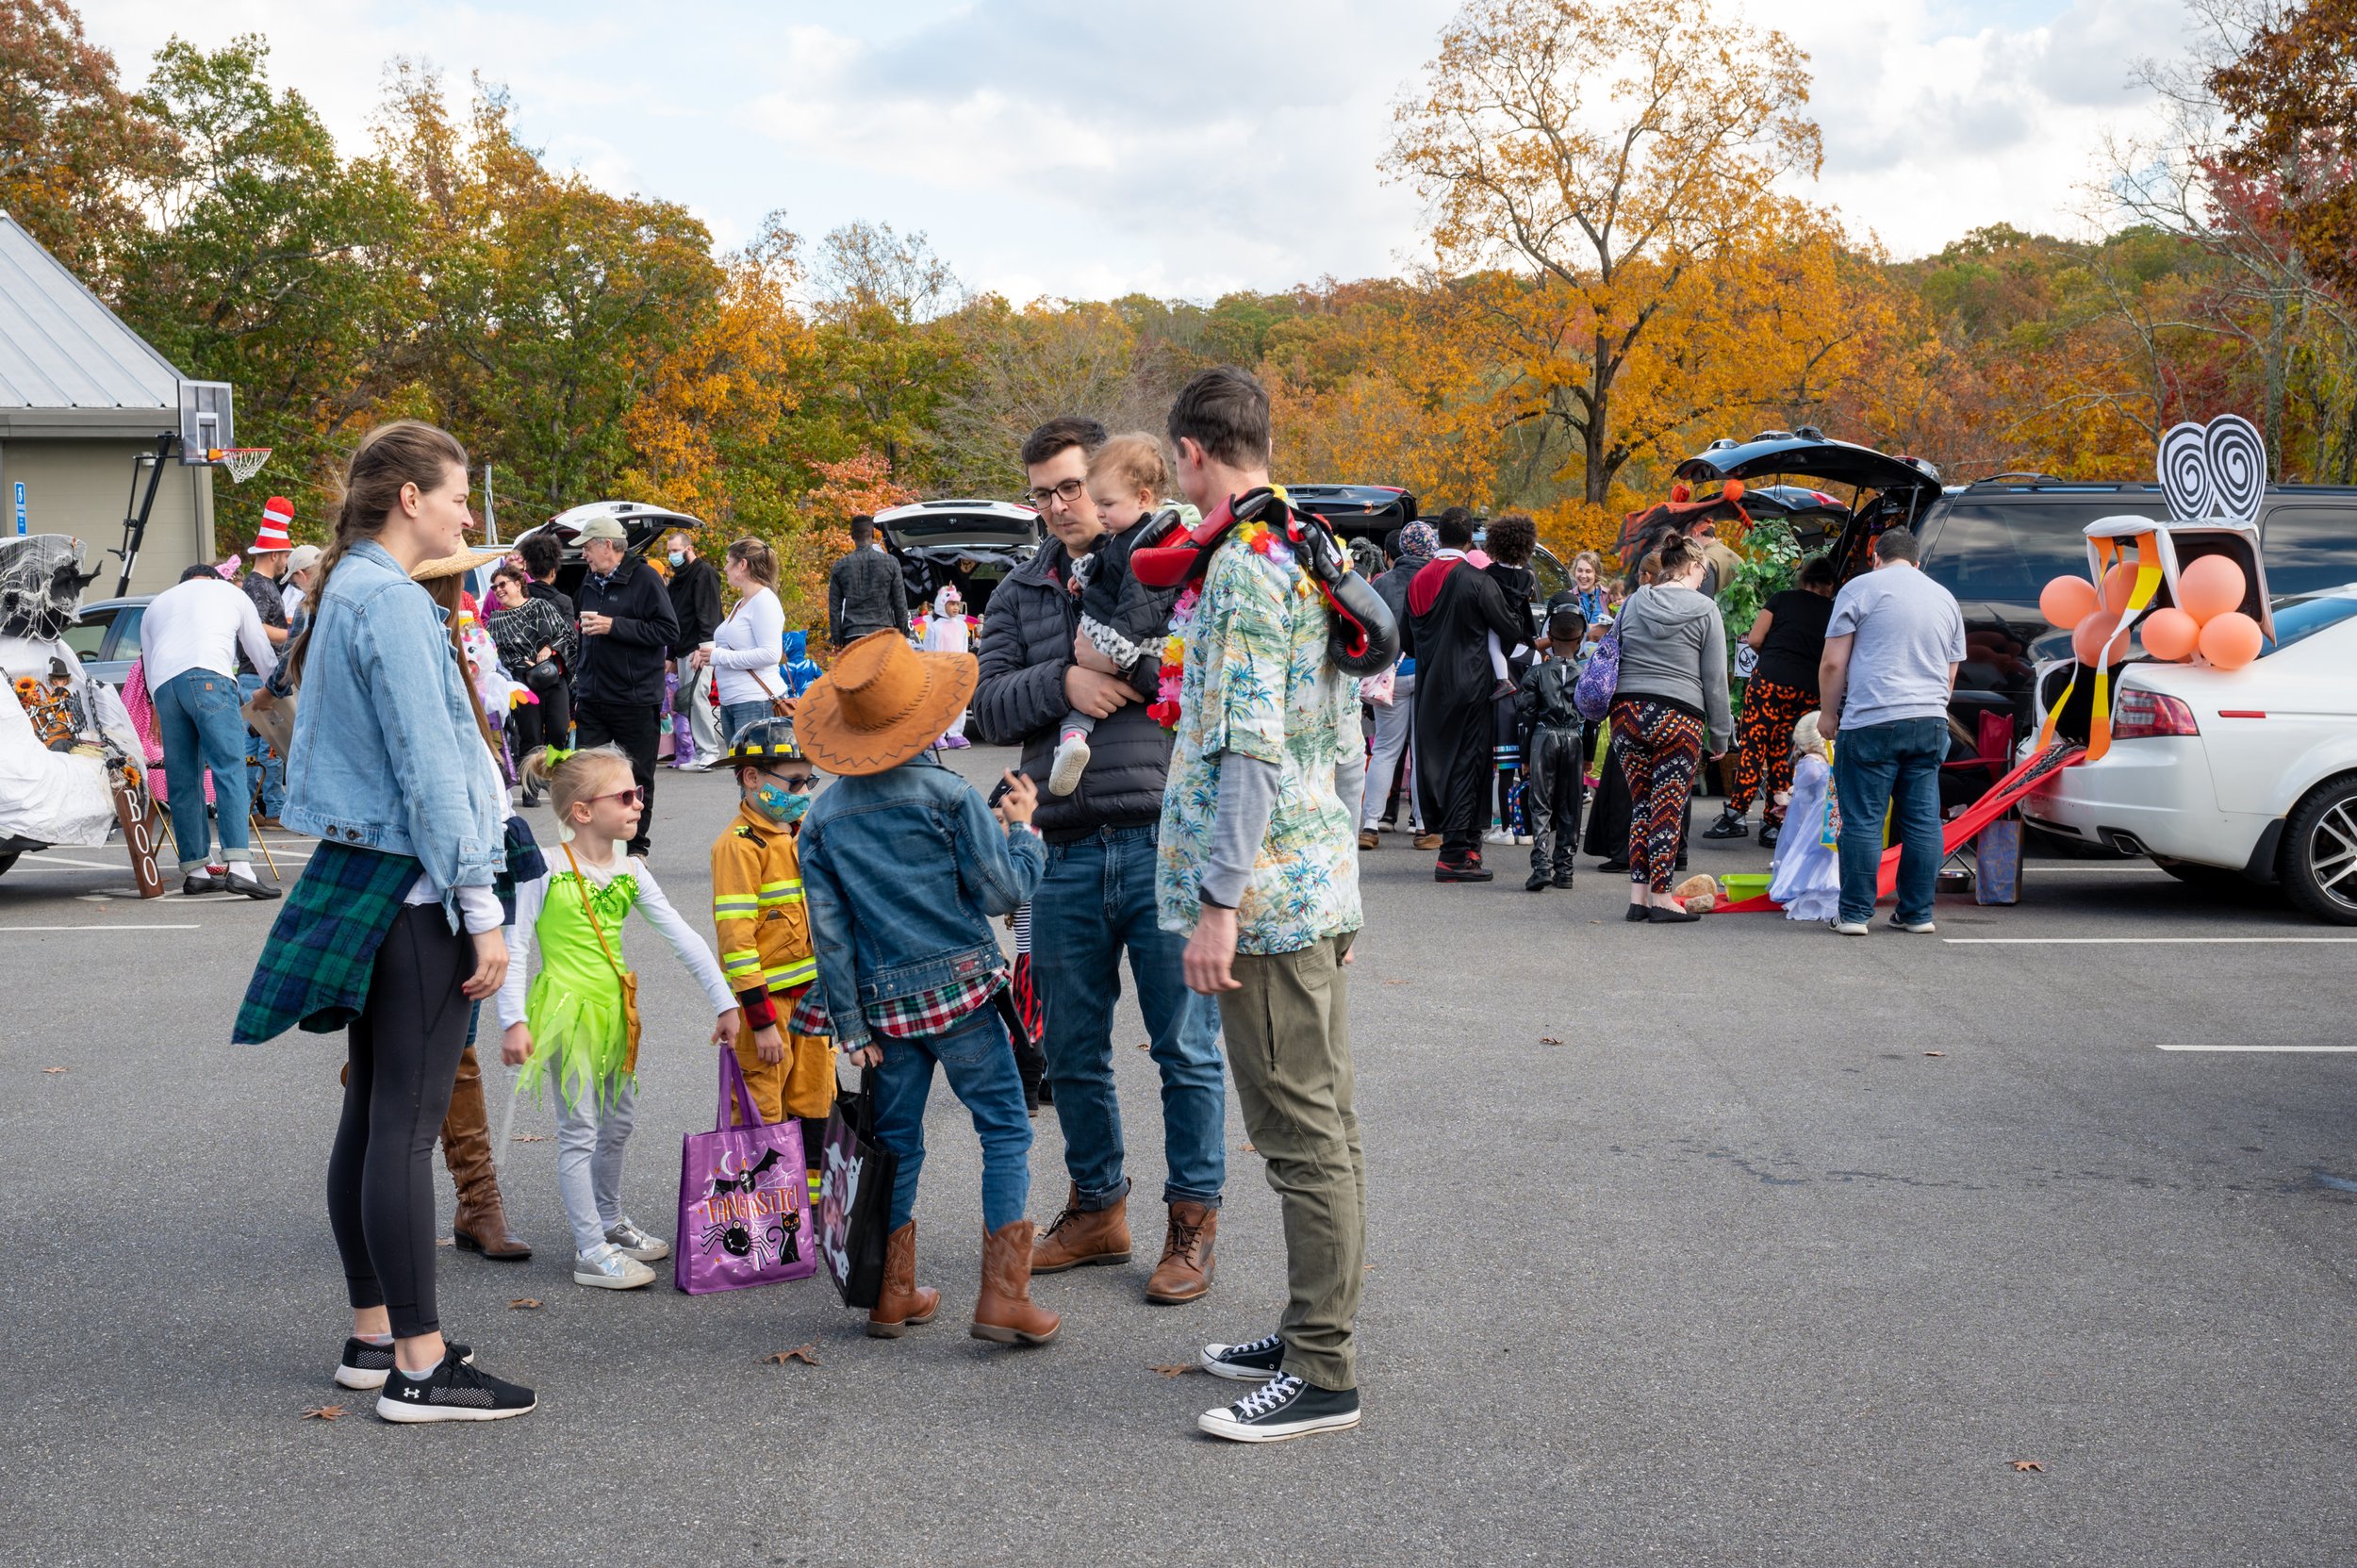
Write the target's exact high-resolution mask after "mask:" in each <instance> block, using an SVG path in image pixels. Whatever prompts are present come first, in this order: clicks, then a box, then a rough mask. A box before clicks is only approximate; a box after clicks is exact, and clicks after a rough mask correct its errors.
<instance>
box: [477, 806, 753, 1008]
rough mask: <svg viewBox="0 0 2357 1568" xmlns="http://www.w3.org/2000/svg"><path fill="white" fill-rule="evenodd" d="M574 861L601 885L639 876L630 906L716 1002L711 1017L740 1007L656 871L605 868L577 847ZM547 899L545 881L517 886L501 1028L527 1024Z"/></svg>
mask: <svg viewBox="0 0 2357 1568" xmlns="http://www.w3.org/2000/svg"><path fill="white" fill-rule="evenodd" d="M564 857H565V852H564V850H558V851H557V852H556V855H555V857H554V858H555V859H556V860H557V861H559V862H560V863H561V862H562V861H563V860H564ZM573 857H574V859H575V860H576V861H577V862H578V863H579V864H580V866H581V874H582V875H583V876H585V877H587V878H588V879H589V880H590V881H591V882H593V883H597V884H598V885H599V886H600V887H603V886H604V885H605V884H606V883H609V882H612V881H613V880H614V879H615V878H616V877H618V876H620V875H621V874H622V873H623V872H625V871H628V872H629V873H630V874H631V875H632V876H634V877H635V878H637V879H638V901H637V902H636V903H635V904H633V905H632V906H631V907H632V909H633V910H634V911H635V913H637V914H639V915H643V916H646V918H647V923H648V924H649V925H651V926H652V927H654V929H655V930H656V931H657V932H659V933H662V936H663V940H664V941H666V942H668V943H669V944H670V946H671V951H673V952H674V953H677V954H678V955H679V961H680V962H681V963H682V964H683V965H685V966H686V967H687V972H688V973H689V974H691V975H693V976H695V977H696V983H697V984H699V985H701V986H702V987H703V989H704V999H706V1000H707V1001H709V1002H711V1003H712V1015H713V1016H714V1017H716V1018H717V1017H718V1016H719V1015H721V1014H723V1013H726V1012H727V1011H728V1010H729V1009H731V1008H733V1007H734V1006H735V1005H736V994H735V993H734V992H733V991H731V990H730V989H729V982H728V981H727V980H726V979H725V978H724V977H723V976H722V975H721V973H720V964H719V961H718V960H717V959H716V958H714V957H713V956H712V949H711V948H710V947H708V946H706V945H705V942H704V939H703V937H702V936H701V935H700V934H698V933H697V931H696V928H695V927H693V926H691V925H689V924H688V923H687V922H686V921H685V920H683V919H681V918H680V914H679V911H678V910H676V909H673V908H672V907H671V900H668V899H667V898H665V897H664V896H663V889H662V887H661V886H660V885H659V884H658V883H656V882H655V880H654V873H653V872H651V871H650V870H648V869H647V863H646V862H645V861H643V860H640V859H639V858H638V857H637V856H635V855H616V856H615V857H614V858H613V859H612V860H611V861H608V862H607V863H606V864H604V865H603V866H601V865H599V864H598V863H597V862H595V861H593V860H590V859H588V858H586V857H585V856H584V855H583V854H582V852H581V850H580V849H579V848H577V847H576V848H575V849H574V850H573ZM568 869H570V867H568ZM548 898H549V879H548V878H547V877H536V878H534V879H533V880H532V881H531V882H528V883H520V884H519V885H518V887H517V889H516V930H515V940H514V941H512V942H511V943H509V944H508V953H507V979H506V982H504V983H503V984H502V985H501V986H500V1008H499V1013H500V1027H501V1028H502V1029H506V1028H509V1027H510V1026H512V1025H515V1024H519V1023H522V1022H523V1021H524V1000H525V998H526V997H527V996H528V995H529V994H530V992H531V989H532V987H531V971H532V959H533V955H534V954H535V953H536V952H537V951H538V950H539V926H540V911H541V909H542V908H543V907H544V906H545V905H546V904H547V902H548ZM605 934H606V940H608V941H610V942H612V943H614V944H615V946H616V947H617V948H619V947H620V946H621V942H622V933H620V932H618V931H609V932H607V933H605ZM618 956H621V957H622V960H623V962H624V963H628V962H629V958H628V956H627V955H618Z"/></svg>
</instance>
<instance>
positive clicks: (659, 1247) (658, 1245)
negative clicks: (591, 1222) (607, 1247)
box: [605, 1214, 671, 1263]
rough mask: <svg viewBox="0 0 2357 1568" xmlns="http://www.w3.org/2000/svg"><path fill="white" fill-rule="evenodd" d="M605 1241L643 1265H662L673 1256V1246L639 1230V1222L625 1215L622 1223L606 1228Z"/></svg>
mask: <svg viewBox="0 0 2357 1568" xmlns="http://www.w3.org/2000/svg"><path fill="white" fill-rule="evenodd" d="M605 1239H606V1240H607V1241H609V1242H611V1243H613V1244H614V1245H615V1246H618V1247H619V1248H620V1249H621V1250H622V1252H623V1253H624V1255H626V1256H628V1257H632V1258H635V1259H637V1260H638V1261H639V1262H640V1263H661V1262H662V1261H663V1260H664V1259H666V1258H668V1257H669V1256H670V1255H671V1244H670V1243H669V1242H667V1241H665V1240H664V1239H663V1238H662V1237H661V1236H650V1235H649V1234H647V1232H645V1231H644V1230H640V1229H638V1222H637V1221H636V1220H635V1219H633V1218H631V1217H630V1216H629V1215H628V1214H624V1215H623V1216H622V1219H621V1223H620V1224H618V1225H609V1226H607V1227H606V1228H605Z"/></svg>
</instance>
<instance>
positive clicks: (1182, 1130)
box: [973, 417, 1228, 1303]
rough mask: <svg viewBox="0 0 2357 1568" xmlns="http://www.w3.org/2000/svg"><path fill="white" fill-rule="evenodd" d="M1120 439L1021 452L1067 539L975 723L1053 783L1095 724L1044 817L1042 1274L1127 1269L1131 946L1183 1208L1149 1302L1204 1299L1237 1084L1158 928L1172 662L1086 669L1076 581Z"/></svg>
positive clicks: (1037, 931)
mask: <svg viewBox="0 0 2357 1568" xmlns="http://www.w3.org/2000/svg"><path fill="white" fill-rule="evenodd" d="M1105 438H1106V437H1105V427H1104V426H1103V425H1101V424H1098V423H1097V422H1096V421H1095V420H1086V419H1076V418H1069V417H1067V418H1063V419H1056V420H1050V421H1048V422H1047V423H1046V424H1044V425H1042V426H1040V427H1039V429H1037V430H1035V431H1033V432H1032V433H1031V436H1030V439H1028V440H1027V441H1025V442H1024V443H1023V464H1024V468H1025V470H1027V472H1028V474H1029V477H1030V500H1031V503H1032V504H1033V505H1034V506H1037V507H1038V508H1039V511H1040V516H1041V518H1042V520H1045V521H1046V523H1047V531H1048V533H1049V534H1051V535H1052V536H1054V537H1053V538H1052V540H1051V541H1050V542H1049V543H1047V544H1046V545H1044V546H1042V547H1041V549H1040V550H1039V551H1038V552H1037V553H1034V554H1033V555H1032V556H1031V558H1030V560H1028V561H1026V562H1025V563H1023V565H1022V566H1020V567H1018V568H1016V569H1014V571H1012V572H1010V573H1008V575H1007V577H1006V578H1005V579H1004V580H1003V581H1002V582H1001V583H1000V584H999V585H998V586H997V588H996V589H994V590H993V591H992V593H991V597H990V616H989V619H987V620H986V621H985V622H984V623H983V627H982V642H981V649H980V650H979V656H980V660H981V684H980V685H978V686H977V687H976V688H975V692H974V705H973V727H974V731H975V733H976V734H979V735H981V738H982V739H983V740H985V741H987V742H989V743H990V744H992V745H997V746H1010V745H1021V746H1022V747H1023V769H1024V771H1025V772H1026V773H1028V774H1029V775H1030V777H1031V778H1033V779H1035V780H1044V779H1046V778H1047V773H1048V765H1049V761H1050V759H1051V758H1052V757H1053V755H1054V752H1055V747H1056V737H1057V734H1058V732H1059V730H1060V729H1061V727H1062V725H1063V718H1064V716H1065V715H1066V714H1068V713H1070V712H1072V711H1073V710H1074V709H1076V708H1078V709H1079V710H1080V711H1081V712H1083V713H1087V714H1090V715H1093V716H1094V717H1095V718H1096V734H1094V735H1093V736H1092V737H1091V739H1090V745H1089V752H1090V754H1089V765H1088V769H1087V771H1086V772H1084V773H1082V774H1081V776H1080V787H1079V788H1078V789H1076V790H1074V791H1073V792H1072V793H1071V794H1070V795H1068V796H1061V797H1059V796H1048V795H1043V796H1042V797H1041V798H1040V803H1039V815H1038V816H1037V817H1035V818H1033V825H1034V826H1035V827H1037V828H1038V829H1039V832H1040V834H1041V836H1042V837H1043V838H1045V839H1046V840H1047V875H1046V876H1045V877H1044V878H1042V880H1041V882H1040V884H1039V889H1038V891H1037V892H1035V893H1034V894H1033V895H1032V896H1031V974H1032V979H1033V982H1034V984H1035V985H1036V987H1037V989H1038V994H1039V999H1040V1003H1041V1009H1042V1012H1043V1013H1044V1015H1045V1016H1046V1024H1047V1041H1046V1046H1047V1079H1048V1082H1049V1084H1050V1085H1051V1086H1052V1087H1053V1089H1054V1091H1055V1102H1056V1117H1057V1120H1058V1121H1060V1122H1061V1123H1063V1142H1064V1165H1065V1168H1066V1171H1067V1173H1068V1174H1069V1175H1070V1177H1071V1179H1072V1190H1071V1194H1070V1196H1069V1197H1067V1198H1066V1199H1065V1202H1064V1208H1063V1213H1060V1214H1058V1215H1057V1216H1056V1220H1055V1223H1054V1224H1053V1225H1051V1226H1049V1227H1048V1228H1047V1230H1046V1231H1045V1232H1043V1233H1042V1234H1041V1236H1040V1238H1039V1241H1038V1243H1037V1246H1036V1247H1035V1248H1034V1250H1033V1252H1032V1255H1031V1272H1032V1273H1034V1274H1055V1273H1060V1272H1062V1271H1063V1270H1064V1269H1068V1268H1078V1267H1080V1266H1081V1265H1082V1264H1086V1263H1128V1262H1129V1250H1130V1248H1129V1177H1128V1175H1127V1174H1126V1173H1125V1171H1124V1168H1123V1154H1124V1151H1123V1148H1122V1137H1121V1109H1120V1105H1119V1102H1118V1100H1117V1099H1116V1098H1115V1096H1114V1093H1113V1004H1114V1003H1115V1002H1116V1001H1118V1000H1119V999H1120V997H1121V960H1122V954H1123V953H1124V952H1125V951H1126V952H1127V953H1128V954H1129V975H1130V978H1131V979H1132V980H1133V981H1135V982H1137V988H1138V1008H1139V1011H1140V1012H1142V1013H1143V1014H1145V1015H1146V1032H1147V1033H1148V1034H1149V1035H1150V1036H1151V1037H1152V1038H1151V1039H1150V1040H1149V1041H1148V1042H1147V1045H1148V1048H1149V1049H1150V1051H1151V1052H1152V1054H1153V1060H1154V1065H1155V1066H1156V1067H1158V1068H1160V1069H1161V1072H1162V1152H1163V1161H1164V1167H1165V1173H1166V1174H1165V1176H1164V1179H1163V1182H1162V1201H1163V1202H1164V1203H1165V1204H1166V1205H1168V1207H1169V1211H1170V1213H1169V1227H1168V1230H1166V1231H1165V1233H1164V1239H1163V1243H1162V1260H1161V1263H1159V1264H1158V1265H1157V1266H1156V1268H1155V1270H1154V1274H1153V1277H1152V1278H1151V1279H1148V1280H1147V1281H1146V1299H1147V1300H1148V1301H1158V1302H1165V1303H1168V1302H1180V1301H1194V1300H1197V1299H1200V1298H1201V1297H1202V1296H1204V1295H1205V1293H1207V1292H1208V1291H1209V1290H1210V1289H1211V1268H1212V1263H1211V1243H1212V1238H1213V1236H1214V1234H1215V1232H1216V1230H1217V1228H1218V1223H1219V1200H1220V1193H1221V1190H1222V1188H1223V1187H1225V1186H1226V1184H1227V1180H1228V1154H1227V1143H1226V1139H1227V1114H1228V1088H1227V1081H1226V1079H1225V1077H1224V1076H1223V1075H1224V1071H1225V1069H1224V1066H1223V1064H1222V1062H1221V1059H1220V1051H1219V1009H1218V1005H1217V1003H1216V1002H1214V1001H1213V1000H1212V999H1211V998H1209V997H1199V996H1196V995H1195V993H1194V992H1192V991H1190V990H1188V989H1187V986H1186V982H1185V980H1184V978H1183V977H1182V975H1181V973H1180V968H1179V960H1180V956H1181V955H1182V954H1183V953H1184V951H1185V949H1186V940H1185V938H1184V937H1182V936H1179V935H1177V934H1175V933H1170V932H1166V931H1163V930H1162V928H1161V926H1160V925H1159V924H1158V923H1157V920H1156V915H1155V904H1154V870H1155V861H1156V858H1157V854H1158V844H1159V834H1160V823H1161V820H1162V785H1163V783H1164V781H1165V779H1166V777H1167V775H1168V772H1169V768H1170V734H1169V732H1168V731H1166V730H1164V729H1163V728H1162V725H1161V723H1160V722H1159V721H1157V720H1156V719H1155V718H1152V717H1151V716H1150V715H1148V714H1147V712H1146V703H1147V702H1149V701H1152V700H1153V698H1154V696H1155V693H1156V680H1157V673H1158V667H1159V662H1160V661H1159V659H1158V658H1157V656H1156V655H1155V654H1151V653H1149V654H1148V655H1147V656H1146V658H1144V659H1143V660H1141V661H1140V663H1139V666H1138V668H1134V669H1132V670H1130V671H1129V674H1128V675H1127V676H1126V677H1125V676H1119V675H1106V674H1100V673H1099V672H1097V671H1096V670H1092V669H1087V668H1082V667H1081V666H1080V665H1079V664H1078V663H1076V662H1075V661H1074V659H1073V648H1072V639H1073V636H1074V635H1075V634H1076V633H1077V632H1078V631H1079V629H1080V602H1079V601H1077V600H1076V599H1074V598H1073V597H1072V593H1071V590H1070V588H1069V586H1068V585H1069V582H1070V571H1071V568H1072V563H1073V562H1074V561H1075V560H1076V559H1078V558H1079V557H1080V556H1082V555H1085V554H1087V553H1088V552H1089V551H1090V549H1091V548H1093V547H1094V546H1095V544H1096V540H1097V538H1098V537H1099V536H1101V535H1102V534H1103V533H1104V531H1105V529H1104V524H1103V523H1102V522H1101V521H1099V520H1098V519H1097V515H1096V504H1095V503H1093V502H1092V501H1091V500H1090V499H1089V491H1088V462H1089V455H1090V454H1092V453H1094V452H1095V451H1096V449H1097V448H1098V447H1100V446H1102V445H1104V444H1105Z"/></svg>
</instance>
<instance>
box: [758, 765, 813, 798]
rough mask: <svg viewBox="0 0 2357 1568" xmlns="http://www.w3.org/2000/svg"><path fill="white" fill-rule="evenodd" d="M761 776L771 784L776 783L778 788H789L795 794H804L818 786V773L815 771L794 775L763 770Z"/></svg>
mask: <svg viewBox="0 0 2357 1568" xmlns="http://www.w3.org/2000/svg"><path fill="white" fill-rule="evenodd" d="M761 776H762V777H763V778H765V779H767V780H768V781H769V782H770V783H771V784H776V785H778V786H779V787H780V788H782V789H786V790H790V791H792V792H793V793H794V794H797V795H801V794H805V793H807V792H808V791H810V790H814V789H816V788H817V787H818V775H817V774H816V773H803V774H799V775H796V774H791V773H771V772H768V771H766V770H765V771H764V772H763V773H762V775H761Z"/></svg>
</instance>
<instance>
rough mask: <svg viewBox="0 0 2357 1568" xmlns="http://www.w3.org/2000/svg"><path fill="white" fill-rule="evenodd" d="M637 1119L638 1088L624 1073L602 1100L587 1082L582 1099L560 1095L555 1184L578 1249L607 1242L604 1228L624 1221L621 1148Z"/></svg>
mask: <svg viewBox="0 0 2357 1568" xmlns="http://www.w3.org/2000/svg"><path fill="white" fill-rule="evenodd" d="M637 1119H638V1091H637V1090H636V1089H635V1088H633V1087H632V1086H631V1083H630V1081H629V1080H628V1079H624V1080H623V1081H620V1082H618V1083H617V1084H616V1085H615V1086H614V1096H613V1098H611V1099H609V1100H608V1101H606V1103H605V1104H603V1105H600V1104H599V1103H598V1096H597V1091H596V1090H595V1089H593V1088H590V1087H587V1086H584V1087H583V1089H582V1092H581V1102H580V1103H579V1104H577V1105H573V1106H570V1107H568V1106H567V1105H566V1103H565V1097H564V1096H562V1095H559V1096H557V1097H556V1190H557V1192H558V1194H559V1195H561V1196H562V1197H564V1199H565V1217H566V1218H567V1219H568V1220H569V1221H571V1222H572V1227H573V1250H574V1251H575V1252H576V1253H586V1252H591V1251H594V1250H596V1249H597V1248H598V1247H601V1246H604V1245H605V1233H606V1231H607V1230H610V1229H612V1228H613V1227H614V1226H617V1225H619V1224H621V1223H622V1149H623V1147H624V1146H626V1145H627V1144H628V1143H629V1142H630V1130H631V1127H632V1126H633V1124H635V1122H636V1121H637Z"/></svg>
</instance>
